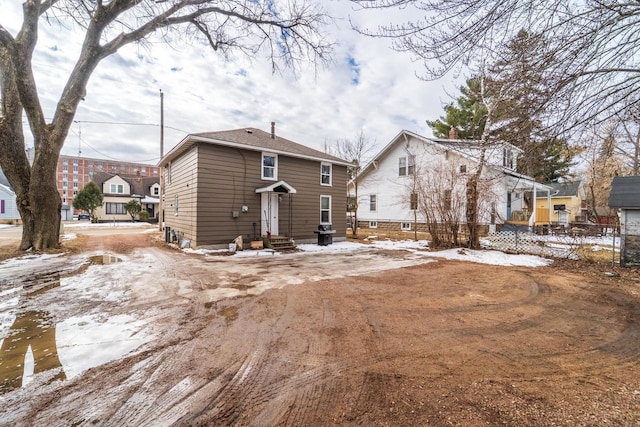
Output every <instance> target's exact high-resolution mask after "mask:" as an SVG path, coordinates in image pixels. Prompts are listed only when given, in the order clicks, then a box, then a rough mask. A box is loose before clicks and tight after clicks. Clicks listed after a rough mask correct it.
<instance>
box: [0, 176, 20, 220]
mask: <svg viewBox="0 0 640 427" xmlns="http://www.w3.org/2000/svg"><path fill="white" fill-rule="evenodd" d="M0 200H3V201H4V213H2V211H0V220H15V219H20V214H19V213H18V207H17V205H16V195H15V193H14V192H13V191H11V190H10V189H9V187H6V186H4V185H2V184H0ZM0 203H2V202H0Z"/></svg>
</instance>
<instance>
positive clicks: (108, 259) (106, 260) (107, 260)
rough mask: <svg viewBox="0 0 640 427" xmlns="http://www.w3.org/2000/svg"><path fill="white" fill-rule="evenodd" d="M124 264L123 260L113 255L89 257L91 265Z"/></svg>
mask: <svg viewBox="0 0 640 427" xmlns="http://www.w3.org/2000/svg"><path fill="white" fill-rule="evenodd" d="M118 262H122V259H120V258H118V257H116V256H113V255H94V256H91V257H89V264H90V265H108V264H115V263H118Z"/></svg>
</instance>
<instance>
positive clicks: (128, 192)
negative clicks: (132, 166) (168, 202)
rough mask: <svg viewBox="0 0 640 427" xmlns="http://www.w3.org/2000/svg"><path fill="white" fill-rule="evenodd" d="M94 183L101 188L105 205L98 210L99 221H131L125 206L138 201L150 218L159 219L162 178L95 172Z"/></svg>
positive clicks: (96, 213) (96, 212)
mask: <svg viewBox="0 0 640 427" xmlns="http://www.w3.org/2000/svg"><path fill="white" fill-rule="evenodd" d="M93 182H95V183H96V185H97V186H98V188H100V190H101V192H102V197H103V205H102V206H101V207H99V208H98V209H96V211H95V215H96V217H97V218H98V221H130V220H131V216H130V215H129V214H128V213H127V212H126V211H125V209H124V205H125V204H126V203H127V202H129V201H131V200H137V201H138V202H140V204H141V205H142V209H143V210H146V211H147V212H148V213H149V218H157V215H158V208H159V203H160V178H158V177H157V176H151V177H144V176H141V175H140V174H137V175H125V174H111V173H106V172H95V173H94V176H93Z"/></svg>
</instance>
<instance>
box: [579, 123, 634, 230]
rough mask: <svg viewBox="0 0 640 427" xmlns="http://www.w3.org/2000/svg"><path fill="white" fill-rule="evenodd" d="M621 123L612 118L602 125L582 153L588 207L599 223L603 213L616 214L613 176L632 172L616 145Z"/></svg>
mask: <svg viewBox="0 0 640 427" xmlns="http://www.w3.org/2000/svg"><path fill="white" fill-rule="evenodd" d="M618 127H619V126H618V125H617V123H616V122H610V123H609V124H608V125H606V126H604V127H602V129H601V132H597V131H594V132H593V133H592V134H591V137H590V140H589V141H587V146H586V147H585V150H584V154H583V157H584V163H585V165H586V173H585V175H586V182H585V188H586V189H587V209H588V214H589V217H590V219H591V220H593V221H594V222H596V223H600V222H601V216H602V215H607V216H611V215H614V214H615V212H614V211H612V210H611V209H609V206H608V200H609V193H610V192H611V181H612V180H613V178H614V177H615V176H625V175H629V174H630V173H631V168H629V167H628V166H626V165H625V158H624V156H623V155H621V154H620V153H619V150H618V149H617V142H616V137H615V134H616V132H617V129H618ZM584 138H585V139H586V138H587V135H585V136H584Z"/></svg>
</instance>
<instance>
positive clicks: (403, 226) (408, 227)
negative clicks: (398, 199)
mask: <svg viewBox="0 0 640 427" xmlns="http://www.w3.org/2000/svg"><path fill="white" fill-rule="evenodd" d="M405 225H408V226H407V227H405ZM400 230H402V231H411V223H410V222H405V221H402V222H400Z"/></svg>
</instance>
